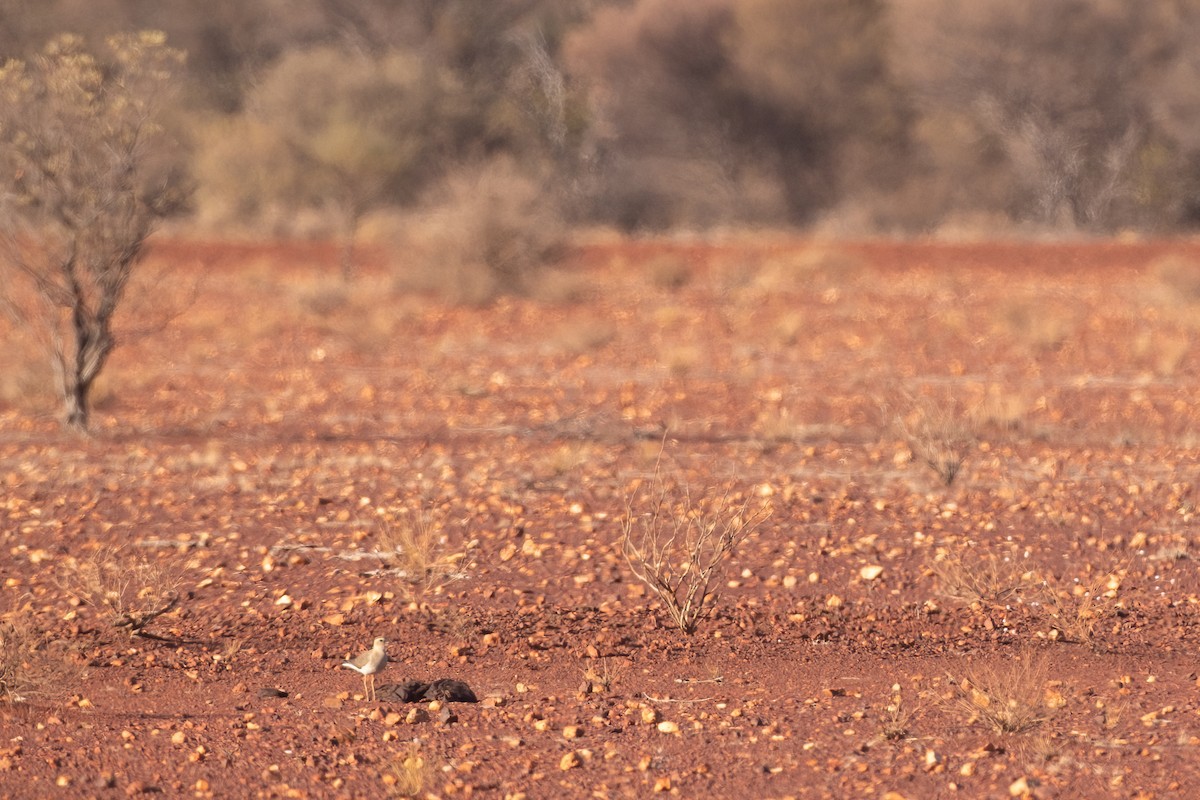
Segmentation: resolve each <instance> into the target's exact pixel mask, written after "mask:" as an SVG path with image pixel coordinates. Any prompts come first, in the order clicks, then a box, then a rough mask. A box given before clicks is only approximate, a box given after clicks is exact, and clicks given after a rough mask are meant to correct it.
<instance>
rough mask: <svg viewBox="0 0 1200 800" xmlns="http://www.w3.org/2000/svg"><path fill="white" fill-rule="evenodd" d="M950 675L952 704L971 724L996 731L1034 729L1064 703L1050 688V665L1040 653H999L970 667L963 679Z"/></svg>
mask: <svg viewBox="0 0 1200 800" xmlns="http://www.w3.org/2000/svg"><path fill="white" fill-rule="evenodd" d="M948 677H949V678H950V683H951V685H952V686H953V688H954V696H953V699H952V701H951V702H952V705H953V707H954V708H955V709H956V710H957V711H958V712H959V713H960V714H962V716H964V717H965V719H966V722H967V723H968V724H982V725H984V726H985V727H987V728H989V729H991V730H992V731H993V732H994V733H1023V732H1025V731H1028V730H1031V729H1032V728H1035V727H1037V726H1038V725H1041V724H1042V723H1043V722H1045V721H1046V719H1047V718H1048V717H1049V713H1050V711H1051V710H1052V707H1054V706H1058V705H1060V703H1061V695H1058V694H1057V693H1055V692H1051V691H1048V690H1049V686H1048V684H1049V682H1050V667H1049V665H1048V663H1047V660H1046V658H1045V656H1043V655H1041V654H1038V653H1032V652H1029V653H1025V654H1024V655H1023V656H1022V657H1020V658H1008V657H1005V656H999V657H997V658H996V659H995V660H993V661H988V662H985V663H982V664H979V665H977V666H975V667H973V668H971V669H968V670H967V671H966V673H965V674H964V676H963V677H962V678H961V679H955V678H954V677H953V676H948ZM1048 699H1049V700H1050V701H1051V702H1049V703H1048V702H1047V700H1048Z"/></svg>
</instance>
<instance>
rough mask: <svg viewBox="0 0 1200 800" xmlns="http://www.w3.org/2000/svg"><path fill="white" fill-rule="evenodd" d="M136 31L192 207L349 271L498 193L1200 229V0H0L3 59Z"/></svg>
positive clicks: (829, 220)
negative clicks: (331, 259)
mask: <svg viewBox="0 0 1200 800" xmlns="http://www.w3.org/2000/svg"><path fill="white" fill-rule="evenodd" d="M138 29H158V30H162V31H165V32H166V33H167V34H168V41H169V42H170V44H171V45H172V46H174V47H177V48H180V49H183V50H185V51H186V52H187V54H188V60H187V66H186V69H185V72H184V74H183V81H184V85H183V87H182V91H181V92H180V93H179V96H178V99H177V100H175V101H174V103H175V104H174V106H173V107H172V109H171V112H170V115H169V123H168V124H169V126H170V128H171V129H172V130H173V131H174V132H175V133H176V134H177V139H178V140H179V141H181V142H183V143H184V148H185V149H184V152H185V155H186V161H187V164H188V170H187V173H186V174H187V175H188V177H186V178H183V179H181V180H187V181H189V185H190V188H194V189H195V192H194V195H193V199H192V201H191V208H190V215H189V217H188V220H189V222H188V224H190V225H194V226H197V227H198V228H199V229H201V230H206V231H210V232H221V233H231V232H238V233H244V234H247V235H258V236H262V235H272V236H275V235H321V236H326V235H337V236H343V237H344V239H343V240H344V241H346V242H347V250H346V253H345V255H344V266H346V268H347V269H349V265H350V264H351V263H352V262H353V257H354V256H353V242H354V241H355V238H356V236H358V235H359V234H360V233H361V232H362V231H364V230H366V229H367V228H369V227H370V226H371V225H372V224H373V220H385V221H387V220H392V221H394V220H396V219H409V218H416V217H421V218H423V219H443V220H444V219H446V218H447V217H446V212H447V211H449V212H451V216H452V212H453V210H454V209H455V208H458V207H464V208H469V209H473V212H472V213H475V212H478V214H481V215H483V217H486V215H487V214H488V213H489V212H488V210H487V209H488V208H493V209H494V208H504V207H505V206H506V205H508V206H512V205H514V204H515V205H516V206H518V208H517V209H516V211H515V212H514V211H513V209H511V208H509V209H507V211H508V213H509V215H510V216H516V217H519V219H520V224H522V225H529V226H534V227H536V226H540V225H546V226H559V225H574V226H579V225H610V226H616V227H618V228H620V229H623V230H631V231H636V230H663V229H669V228H676V227H686V228H690V229H703V228H711V227H714V226H745V225H765V226H804V227H806V228H808V229H813V230H820V231H824V232H829V233H836V234H845V235H868V234H892V233H898V234H911V233H937V234H940V235H944V236H956V235H968V236H969V235H977V234H981V233H992V234H994V233H996V232H998V231H999V232H1004V233H1013V232H1035V233H1040V232H1054V233H1060V232H1067V233H1071V232H1085V233H1099V234H1108V233H1116V232H1121V231H1127V230H1134V231H1145V232H1151V233H1161V232H1176V231H1187V230H1191V229H1194V228H1196V227H1197V225H1198V224H1200V0H1139V2H1129V0H1054V2H1046V0H971V2H962V0H486V1H484V0H207V2H203V3H197V2H195V1H194V0H0V59H7V58H19V59H24V58H29V57H31V56H33V54H35V53H36V52H38V51H39V50H41V49H42V47H43V46H44V45H45V43H46V41H47V40H49V39H50V38H51V37H53V36H54V35H56V34H59V33H62V32H74V33H78V34H81V35H83V36H84V37H86V38H87V39H88V40H90V41H93V42H100V41H102V40H103V38H104V37H105V36H108V35H110V34H112V33H115V32H118V31H128V30H138ZM439 209H440V212H439V211H438V210H439ZM396 212H399V213H396ZM417 212H419V213H417ZM378 224H380V225H383V226H385V227H386V225H387V224H390V223H388V222H381V223H378ZM446 227H447V228H448V231H449V232H448V233H447V236H448V237H449V238H454V237H455V236H456V233H455V230H454V226H453V225H447V226H446ZM542 246H543V244H542V242H540V241H539V240H538V239H537V237H533V238H532V239H531V238H529V237H525V238H522V239H520V241H518V242H515V243H514V242H512V241H508V242H507V244H506V247H508V248H509V249H511V250H518V251H519V250H522V249H526V250H529V249H532V250H536V249H538V248H540V247H542ZM480 257H482V258H486V259H491V261H492V263H494V264H495V266H494V270H495V271H496V272H497V274H498V275H502V274H503V271H504V269H506V267H505V264H506V263H508V262H507V261H506V259H508V260H511V258H512V256H511V255H509V254H507V253H484V254H483V255H482V256H480Z"/></svg>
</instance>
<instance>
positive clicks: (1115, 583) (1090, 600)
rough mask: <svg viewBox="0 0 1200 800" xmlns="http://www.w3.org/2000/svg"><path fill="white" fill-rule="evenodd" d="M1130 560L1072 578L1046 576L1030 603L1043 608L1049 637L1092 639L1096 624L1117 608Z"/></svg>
mask: <svg viewBox="0 0 1200 800" xmlns="http://www.w3.org/2000/svg"><path fill="white" fill-rule="evenodd" d="M1130 563H1131V560H1127V561H1126V562H1125V563H1124V564H1121V565H1117V566H1115V567H1113V568H1112V569H1111V570H1102V571H1099V572H1095V573H1093V574H1090V575H1088V576H1087V577H1085V578H1073V579H1071V580H1070V581H1069V582H1068V581H1066V580H1065V579H1064V580H1058V581H1056V580H1053V579H1052V578H1050V577H1043V579H1042V580H1041V583H1040V584H1039V586H1038V587H1037V591H1036V593H1035V594H1034V600H1033V602H1032V603H1031V605H1033V606H1034V607H1036V608H1038V609H1040V610H1041V611H1042V612H1043V613H1044V614H1045V616H1046V618H1047V621H1048V622H1049V625H1050V633H1049V636H1048V638H1050V639H1051V640H1053V641H1061V642H1074V643H1084V642H1091V641H1092V640H1093V638H1094V637H1095V635H1096V631H1097V628H1098V627H1099V625H1100V623H1101V622H1103V621H1104V620H1105V619H1109V618H1110V617H1111V616H1112V614H1113V612H1114V608H1115V602H1116V599H1117V592H1118V590H1119V589H1120V588H1121V580H1122V578H1123V577H1124V576H1125V575H1126V574H1127V573H1128V571H1129V566H1130Z"/></svg>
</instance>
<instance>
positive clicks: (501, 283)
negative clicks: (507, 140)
mask: <svg viewBox="0 0 1200 800" xmlns="http://www.w3.org/2000/svg"><path fill="white" fill-rule="evenodd" d="M564 237H565V228H564V227H563V222H562V219H561V216H560V213H559V210H558V207H557V202H556V200H555V197H554V191H553V188H552V187H551V186H550V185H549V184H548V183H547V182H546V181H545V180H544V179H542V178H539V177H537V175H536V173H530V172H528V171H526V170H523V169H521V168H520V167H519V166H518V165H517V164H516V163H515V162H514V161H513V160H512V159H509V158H499V159H496V160H493V161H490V162H488V163H486V164H484V165H482V166H472V167H468V168H464V169H462V170H459V171H458V172H456V173H454V174H453V175H451V176H450V177H448V178H447V181H446V183H445V184H444V185H443V186H440V187H438V188H436V189H435V190H433V191H432V192H431V193H430V194H429V195H427V199H426V202H425V205H424V207H423V210H422V211H421V212H420V213H419V214H417V215H415V216H414V218H413V220H412V222H411V224H410V226H409V227H408V230H407V231H405V232H404V233H403V234H402V235H401V241H400V244H401V248H400V249H398V250H397V252H398V254H402V255H401V257H400V259H399V261H398V262H397V264H396V269H397V277H398V280H399V282H400V283H401V285H410V286H416V287H418V288H424V289H431V290H433V291H436V292H437V293H439V294H441V295H443V296H445V297H447V298H448V299H450V300H453V301H457V302H463V303H473V304H479V303H484V302H487V301H489V300H492V299H493V298H495V297H496V296H497V295H500V294H511V293H518V294H520V293H528V292H531V291H532V290H533V289H534V287H535V285H536V282H537V280H538V277H539V275H541V274H542V272H543V270H544V269H545V268H546V267H547V265H549V264H550V263H551V262H552V261H553V259H554V258H555V257H556V256H557V255H559V254H560V253H561V250H562V247H563V243H564Z"/></svg>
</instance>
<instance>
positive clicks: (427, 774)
mask: <svg viewBox="0 0 1200 800" xmlns="http://www.w3.org/2000/svg"><path fill="white" fill-rule="evenodd" d="M436 779H437V769H435V768H434V766H433V765H432V764H431V763H430V762H429V759H428V758H426V757H425V756H424V755H423V754H422V753H421V746H420V745H419V744H418V743H416V742H410V743H409V745H408V747H407V748H406V750H405V751H404V752H403V753H402V754H400V755H397V756H395V757H394V758H393V759H392V760H391V761H390V762H389V763H388V765H387V768H386V769H385V770H384V772H383V785H384V786H385V787H386V789H387V794H388V796H389V797H425V796H426V795H427V794H428V793H429V792H430V791H432V786H433V782H434V781H435V780H436Z"/></svg>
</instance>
